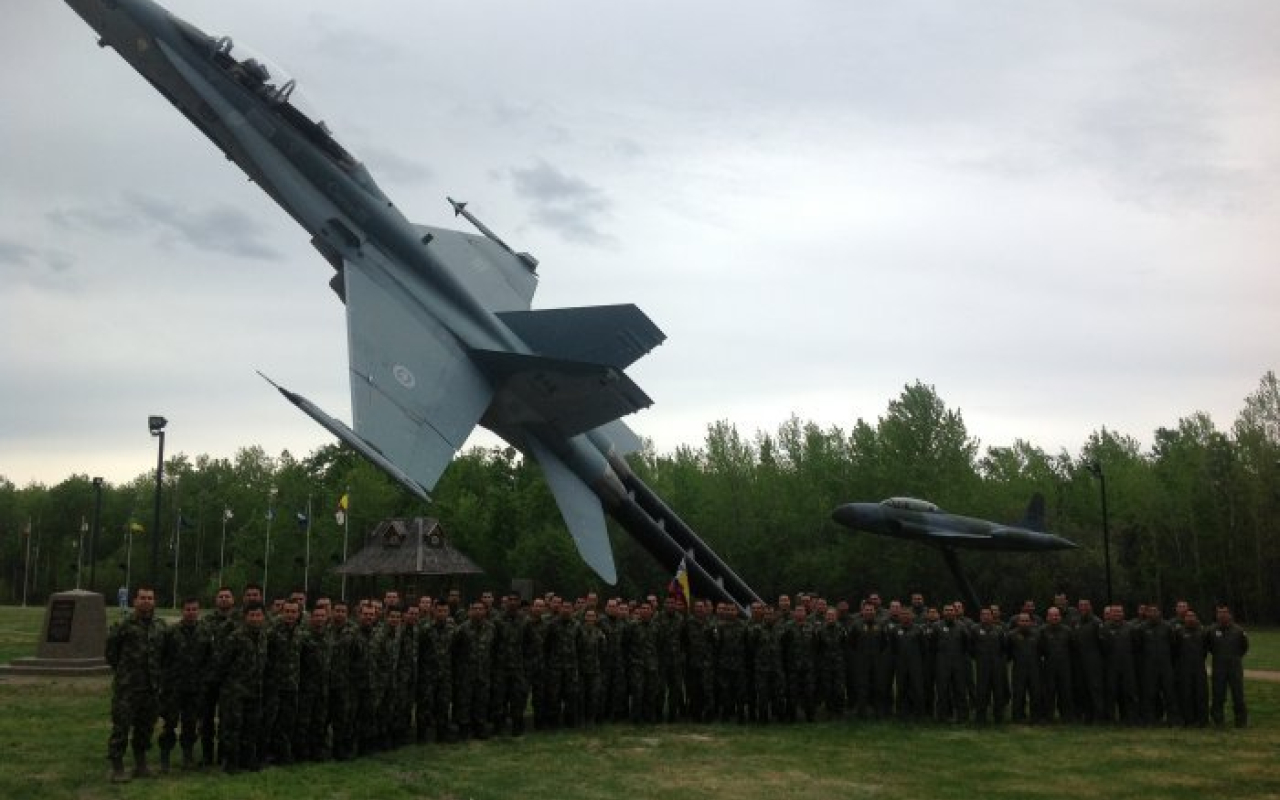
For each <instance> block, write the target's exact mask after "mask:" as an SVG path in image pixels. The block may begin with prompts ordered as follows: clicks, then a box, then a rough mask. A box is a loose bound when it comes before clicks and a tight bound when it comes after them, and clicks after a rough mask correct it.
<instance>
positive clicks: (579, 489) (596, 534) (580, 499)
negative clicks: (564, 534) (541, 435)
mask: <svg viewBox="0 0 1280 800" xmlns="http://www.w3.org/2000/svg"><path fill="white" fill-rule="evenodd" d="M528 447H529V451H530V453H532V455H533V457H534V459H535V460H537V462H538V464H539V465H540V466H541V467H542V474H543V475H544V476H545V477H546V479H547V486H548V487H550V488H551V494H552V495H553V496H554V497H555V499H556V506H558V507H559V509H560V516H562V517H564V522H565V525H567V526H568V527H569V533H570V535H572V536H573V543H574V544H575V545H576V546H577V548H578V554H579V555H581V556H582V560H583V561H585V562H587V566H589V567H591V569H593V570H595V572H596V574H597V575H599V576H600V578H601V579H602V580H604V582H605V583H608V584H609V585H611V586H612V585H613V584H615V583H617V582H618V572H617V569H616V568H615V567H614V564H613V547H612V546H611V545H610V544H609V534H608V532H607V530H606V528H605V524H604V509H603V508H602V507H601V506H600V499H599V498H598V497H596V495H595V494H594V493H593V492H592V491H591V489H590V487H588V486H587V485H586V484H585V483H583V482H582V479H581V478H579V477H578V476H577V475H576V474H574V472H573V470H571V469H569V467H568V465H566V464H565V463H564V462H563V461H561V460H560V459H559V457H557V456H556V455H555V454H554V453H552V452H551V451H550V450H548V449H547V448H546V447H545V446H543V445H542V443H540V442H539V441H537V440H536V439H532V438H531V439H530V440H529V441H528Z"/></svg>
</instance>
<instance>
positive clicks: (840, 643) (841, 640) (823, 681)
mask: <svg viewBox="0 0 1280 800" xmlns="http://www.w3.org/2000/svg"><path fill="white" fill-rule="evenodd" d="M845 635H846V630H845V627H844V625H842V624H841V623H840V613H839V610H838V609H836V608H828V609H827V611H826V614H825V616H824V619H823V621H822V627H820V628H819V629H818V654H817V666H818V696H819V699H820V700H821V701H822V705H823V707H824V708H826V710H827V716H828V717H839V716H840V715H842V714H843V713H844V701H845V695H844V688H845V665H844V655H845V647H846V645H845Z"/></svg>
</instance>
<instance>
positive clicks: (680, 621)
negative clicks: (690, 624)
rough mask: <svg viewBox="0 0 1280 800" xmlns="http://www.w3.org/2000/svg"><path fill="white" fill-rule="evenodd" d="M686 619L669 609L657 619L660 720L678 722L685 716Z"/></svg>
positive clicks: (655, 626) (658, 705)
mask: <svg viewBox="0 0 1280 800" xmlns="http://www.w3.org/2000/svg"><path fill="white" fill-rule="evenodd" d="M684 623H685V616H684V614H683V613H681V612H680V611H679V610H678V609H676V608H671V607H668V608H666V609H664V610H663V612H662V614H660V615H659V616H658V617H656V618H655V619H654V633H655V634H656V638H657V642H656V644H657V647H658V702H657V708H658V718H659V719H662V718H663V717H664V716H665V718H666V720H667V722H675V721H676V720H677V719H680V718H682V717H683V716H684V714H685V692H684Z"/></svg>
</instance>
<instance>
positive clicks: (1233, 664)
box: [1208, 605, 1249, 728]
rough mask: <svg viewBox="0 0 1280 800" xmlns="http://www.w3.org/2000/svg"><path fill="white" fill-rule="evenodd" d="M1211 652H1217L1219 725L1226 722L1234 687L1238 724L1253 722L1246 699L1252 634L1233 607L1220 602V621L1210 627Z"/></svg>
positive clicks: (1215, 714)
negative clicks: (1226, 708) (1238, 620)
mask: <svg viewBox="0 0 1280 800" xmlns="http://www.w3.org/2000/svg"><path fill="white" fill-rule="evenodd" d="M1208 636H1209V654H1210V655H1212V656H1213V662H1212V663H1213V700H1212V706H1211V709H1212V710H1211V712H1210V713H1211V715H1212V717H1213V722H1214V724H1215V725H1221V724H1222V723H1223V719H1224V718H1223V707H1224V706H1225V705H1226V702H1227V691H1228V690H1230V691H1231V715H1232V719H1234V720H1235V724H1236V727H1237V728H1243V727H1245V726H1246V725H1248V724H1249V708H1248V706H1247V705H1245V700H1244V657H1245V655H1246V654H1247V653H1248V652H1249V635H1248V634H1247V633H1245V632H1244V628H1241V627H1240V626H1239V625H1237V624H1236V623H1235V619H1234V618H1233V617H1232V615H1231V609H1230V608H1228V607H1227V606H1225V605H1220V606H1218V608H1217V610H1216V621H1215V622H1214V625H1213V628H1212V629H1210V630H1209V634H1208Z"/></svg>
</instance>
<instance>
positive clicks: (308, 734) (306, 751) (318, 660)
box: [293, 605, 333, 761]
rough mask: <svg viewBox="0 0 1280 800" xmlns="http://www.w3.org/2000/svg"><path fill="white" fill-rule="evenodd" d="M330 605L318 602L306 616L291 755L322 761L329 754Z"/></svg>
mask: <svg viewBox="0 0 1280 800" xmlns="http://www.w3.org/2000/svg"><path fill="white" fill-rule="evenodd" d="M332 651H333V639H332V638H331V637H330V625H329V608H328V607H327V606H322V605H317V606H316V607H315V608H314V609H312V611H311V614H310V616H308V617H307V626H306V628H305V629H304V630H303V632H302V640H301V642H300V645H299V654H298V667H299V670H298V716H297V721H296V726H295V727H294V733H293V755H294V758H297V759H300V760H307V761H323V760H324V759H325V757H326V756H327V753H328V747H327V746H326V736H325V734H326V732H327V731H328V728H329V667H330V664H331V663H332V661H333V656H332Z"/></svg>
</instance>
